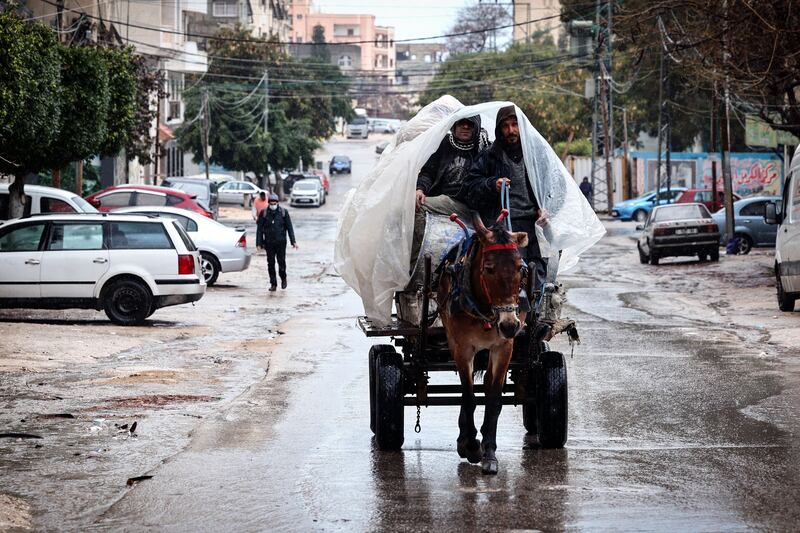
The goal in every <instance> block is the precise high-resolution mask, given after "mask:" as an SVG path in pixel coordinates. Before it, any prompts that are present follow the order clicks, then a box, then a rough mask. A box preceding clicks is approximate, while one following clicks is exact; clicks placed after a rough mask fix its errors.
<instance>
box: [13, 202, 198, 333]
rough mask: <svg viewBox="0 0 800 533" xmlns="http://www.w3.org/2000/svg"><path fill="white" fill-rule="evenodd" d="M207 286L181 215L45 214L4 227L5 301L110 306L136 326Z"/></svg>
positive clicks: (112, 314)
mask: <svg viewBox="0 0 800 533" xmlns="http://www.w3.org/2000/svg"><path fill="white" fill-rule="evenodd" d="M205 291H206V283H205V280H204V279H203V276H202V274H201V270H200V254H199V252H198V251H197V248H195V246H194V244H193V243H192V240H191V238H189V236H188V235H187V234H186V232H185V231H184V230H183V227H181V225H180V224H179V223H178V222H177V221H175V220H169V219H160V218H155V217H142V216H138V215H127V216H116V215H110V216H109V215H103V214H97V215H95V214H84V215H42V216H33V217H30V218H26V219H20V220H15V221H11V222H8V223H6V224H4V225H3V226H0V308H35V309H72V308H79V309H97V310H100V309H103V310H105V312H106V315H108V318H109V319H111V321H112V322H114V323H116V324H121V325H125V326H129V325H138V324H141V323H143V322H144V320H145V319H146V318H147V317H149V316H150V315H152V314H153V313H154V312H155V311H156V309H159V308H161V307H166V306H169V305H178V304H184V303H189V302H195V301H197V300H199V299H200V298H202V297H203V294H205Z"/></svg>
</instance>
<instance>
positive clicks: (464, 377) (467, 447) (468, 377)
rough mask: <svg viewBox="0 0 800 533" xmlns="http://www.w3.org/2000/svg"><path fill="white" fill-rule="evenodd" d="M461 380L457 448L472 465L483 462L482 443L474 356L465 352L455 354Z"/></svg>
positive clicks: (461, 455)
mask: <svg viewBox="0 0 800 533" xmlns="http://www.w3.org/2000/svg"><path fill="white" fill-rule="evenodd" d="M453 356H454V359H455V361H456V367H457V368H458V375H459V377H460V378H461V412H460V413H459V415H458V440H457V441H456V448H457V450H458V455H459V456H460V457H463V458H465V459H466V460H467V461H469V462H470V463H477V462H478V461H480V460H481V454H482V450H481V443H480V441H478V439H477V438H476V437H477V435H478V429H477V428H476V427H475V405H476V401H475V392H474V390H473V381H472V368H473V365H472V362H473V357H474V354H467V353H465V352H464V351H463V350H461V351H459V352H454V353H453Z"/></svg>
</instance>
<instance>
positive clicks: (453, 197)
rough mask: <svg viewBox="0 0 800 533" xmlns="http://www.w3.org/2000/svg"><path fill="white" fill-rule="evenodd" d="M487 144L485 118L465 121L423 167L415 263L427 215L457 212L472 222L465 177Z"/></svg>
mask: <svg viewBox="0 0 800 533" xmlns="http://www.w3.org/2000/svg"><path fill="white" fill-rule="evenodd" d="M487 145H488V139H487V136H486V132H485V131H484V130H482V129H481V117H480V116H477V115H476V116H474V117H468V118H464V119H461V120H459V121H458V122H456V123H455V124H454V125H453V127H452V129H451V130H450V131H449V132H447V135H446V136H445V138H444V140H442V142H441V144H440V145H439V148H437V150H436V151H435V152H434V153H433V155H432V156H431V157H430V158H429V159H428V161H426V162H425V165H423V167H422V170H420V172H419V175H418V176H417V192H416V206H417V211H416V215H415V217H414V240H413V246H412V251H411V254H412V255H411V260H412V262H413V261H416V259H417V255H418V254H419V246H420V244H421V242H422V238H423V236H424V233H425V213H436V214H439V215H450V214H452V213H456V214H458V216H459V217H461V218H462V219H465V220H470V218H471V215H470V210H469V209H468V208H467V206H466V205H464V203H463V201H462V195H463V190H462V188H463V185H464V178H465V177H466V175H467V173H468V172H469V169H470V167H472V164H473V162H474V161H475V159H476V158H477V157H478V155H479V154H480V153H481V152H482V151H483V150H484V149H485V148H486V146H487Z"/></svg>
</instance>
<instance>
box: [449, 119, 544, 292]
mask: <svg viewBox="0 0 800 533" xmlns="http://www.w3.org/2000/svg"><path fill="white" fill-rule="evenodd" d="M495 137H496V138H495V142H494V144H492V146H491V148H489V149H488V150H486V151H485V152H484V153H483V154H481V155H480V156H479V157H478V158H477V160H476V161H475V162H474V163H473V165H472V168H471V169H470V171H469V174H468V175H467V177H466V180H465V183H464V191H463V198H464V201H465V203H466V204H467V206H468V207H469V208H470V209H473V210H475V211H478V213H479V214H480V215H481V219H482V220H483V223H484V224H486V226H487V227H488V226H489V225H491V224H493V223H494V221H495V220H496V219H497V217H498V215H499V214H500V191H501V188H502V184H503V182H505V183H506V185H507V186H508V187H509V197H510V198H509V200H510V202H509V203H510V212H511V223H512V226H513V230H514V231H524V232H526V233H527V234H528V246H527V247H525V248H521V249H520V254H521V255H522V258H523V260H525V262H526V263H530V262H534V263H536V265H537V271H539V275H540V276H537V277H541V276H543V273H544V267H545V262H544V260H543V259H542V254H541V252H540V249H539V241H538V240H537V239H536V221H537V220H538V219H539V216H540V215H541V210H540V208H539V202H538V201H537V199H536V195H535V194H534V193H533V188H532V187H531V183H530V180H529V179H528V171H527V169H526V168H525V161H524V160H523V157H522V143H521V141H520V134H519V125H518V123H517V114H516V111H515V109H514V106H513V105H510V106H506V107H502V108H500V109H499V110H498V111H497V121H496V126H495Z"/></svg>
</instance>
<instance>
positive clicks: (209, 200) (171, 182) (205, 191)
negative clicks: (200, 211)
mask: <svg viewBox="0 0 800 533" xmlns="http://www.w3.org/2000/svg"><path fill="white" fill-rule="evenodd" d="M161 186H162V187H171V188H173V189H178V190H179V191H183V192H185V193H188V194H193V195H195V202H197V203H198V204H200V206H201V207H203V208H204V209H206V210H207V211H211V213H212V214H213V215H214V216H213V218H214V220H216V219H217V218H218V217H219V193H218V192H217V190H218V185H217V182H216V181H213V180H207V179H205V178H178V177H169V178H164V181H162V182H161Z"/></svg>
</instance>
